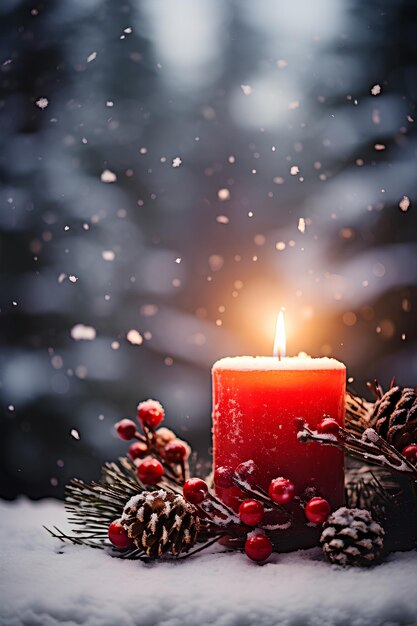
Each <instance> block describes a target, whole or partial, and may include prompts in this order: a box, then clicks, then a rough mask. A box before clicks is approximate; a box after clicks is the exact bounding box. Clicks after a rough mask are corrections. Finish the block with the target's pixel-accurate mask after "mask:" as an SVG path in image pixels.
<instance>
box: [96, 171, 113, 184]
mask: <svg viewBox="0 0 417 626" xmlns="http://www.w3.org/2000/svg"><path fill="white" fill-rule="evenodd" d="M100 180H101V182H102V183H115V182H116V180H117V176H116V174H115V173H114V172H111V171H110V170H104V171H103V172H102V173H101V176H100Z"/></svg>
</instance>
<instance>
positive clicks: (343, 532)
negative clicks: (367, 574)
mask: <svg viewBox="0 0 417 626" xmlns="http://www.w3.org/2000/svg"><path fill="white" fill-rule="evenodd" d="M384 534H385V533H384V529H383V528H382V526H380V525H379V524H378V522H375V521H374V520H373V519H372V517H371V514H370V513H369V511H366V510H365V509H348V508H346V507H345V506H342V507H341V508H340V509H337V511H335V512H334V513H333V514H332V515H330V517H329V518H328V520H327V521H326V522H325V523H324V524H323V532H322V534H321V537H320V544H321V546H322V548H323V552H324V554H325V555H326V556H327V558H328V559H329V560H330V561H331V562H332V563H336V564H338V565H343V566H346V565H356V566H367V565H372V564H373V563H374V562H375V561H377V560H378V559H379V558H380V556H381V552H382V547H383V543H384V542H383V536H384Z"/></svg>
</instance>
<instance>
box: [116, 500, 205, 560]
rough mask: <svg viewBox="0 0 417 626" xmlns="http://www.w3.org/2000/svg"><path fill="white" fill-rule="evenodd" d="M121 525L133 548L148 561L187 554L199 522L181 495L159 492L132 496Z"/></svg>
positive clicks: (195, 538) (193, 510)
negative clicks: (170, 555)
mask: <svg viewBox="0 0 417 626" xmlns="http://www.w3.org/2000/svg"><path fill="white" fill-rule="evenodd" d="M122 523H123V526H124V528H125V530H126V531H127V533H128V535H129V537H130V538H131V539H133V542H134V544H135V545H136V547H137V548H139V549H141V550H144V551H145V552H146V554H147V555H148V556H149V557H151V558H154V559H156V558H160V557H161V556H162V555H164V554H166V553H167V552H171V553H172V554H174V555H178V554H180V553H181V552H187V551H188V550H189V549H190V548H192V547H193V545H194V544H195V542H196V541H197V535H198V532H199V529H200V519H199V517H198V516H197V515H196V510H195V508H194V507H193V506H192V504H190V503H189V502H187V501H186V500H185V499H184V498H183V497H182V496H181V495H179V494H175V493H171V492H168V491H165V490H164V489H160V490H158V491H144V492H142V493H139V494H137V495H135V496H133V497H132V498H131V499H130V500H129V501H128V502H127V504H126V505H125V508H124V510H123V515H122Z"/></svg>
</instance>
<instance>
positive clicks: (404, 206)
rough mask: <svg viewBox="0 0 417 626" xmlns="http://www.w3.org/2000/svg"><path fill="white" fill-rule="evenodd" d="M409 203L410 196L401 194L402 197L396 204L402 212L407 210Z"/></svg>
mask: <svg viewBox="0 0 417 626" xmlns="http://www.w3.org/2000/svg"><path fill="white" fill-rule="evenodd" d="M410 205H411V201H410V198H409V197H408V196H403V197H402V199H401V200H400V202H399V204H398V206H399V207H400V209H401V211H404V213H405V212H406V211H408V209H409V208H410Z"/></svg>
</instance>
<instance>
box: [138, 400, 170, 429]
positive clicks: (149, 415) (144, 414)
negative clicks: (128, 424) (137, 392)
mask: <svg viewBox="0 0 417 626" xmlns="http://www.w3.org/2000/svg"><path fill="white" fill-rule="evenodd" d="M164 417H165V411H164V408H163V406H162V404H160V403H159V402H158V401H157V400H145V402H141V403H140V404H139V405H138V420H139V422H140V423H141V424H142V426H148V428H152V429H154V428H156V427H157V426H158V425H159V424H160V423H161V422H162V420H163V419H164Z"/></svg>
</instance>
